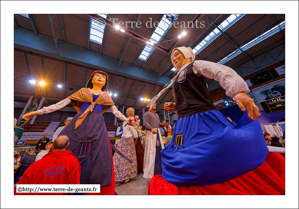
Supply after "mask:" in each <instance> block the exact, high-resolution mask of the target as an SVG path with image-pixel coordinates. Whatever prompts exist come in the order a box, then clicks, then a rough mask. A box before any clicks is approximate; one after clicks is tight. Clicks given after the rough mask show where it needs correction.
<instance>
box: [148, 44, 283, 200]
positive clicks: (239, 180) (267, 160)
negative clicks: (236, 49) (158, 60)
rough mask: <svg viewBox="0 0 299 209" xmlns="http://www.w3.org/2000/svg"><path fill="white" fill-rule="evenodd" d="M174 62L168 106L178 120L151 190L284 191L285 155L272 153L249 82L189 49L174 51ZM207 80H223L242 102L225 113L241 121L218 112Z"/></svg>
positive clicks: (219, 192) (209, 191)
mask: <svg viewBox="0 0 299 209" xmlns="http://www.w3.org/2000/svg"><path fill="white" fill-rule="evenodd" d="M171 61H172V63H173V66H174V67H175V68H176V69H177V70H179V72H178V74H177V75H176V76H175V77H174V78H173V79H172V81H171V84H170V85H172V84H174V86H173V96H174V98H175V103H172V102H169V103H165V104H164V109H165V110H167V111H176V112H177V114H178V120H177V122H176V125H175V128H174V130H173V137H172V141H171V143H170V144H169V146H167V147H166V148H165V149H163V150H162V151H161V155H162V162H161V163H162V169H163V172H162V175H156V176H154V177H153V178H152V179H151V182H150V184H149V194H155V195H159V194H166V195H169V194H174V195H178V194H219V195H225V194H232V195H237V194H244V195H249V194H257V195H262V194H269V195H274V194H284V193H285V180H284V174H285V170H284V166H285V164H284V157H283V156H281V155H280V154H278V153H272V152H268V149H267V146H266V144H265V141H264V137H263V132H262V129H261V126H260V123H259V120H257V119H258V117H259V116H260V114H259V110H258V108H257V107H256V105H255V104H254V101H253V100H252V99H251V98H250V97H248V96H247V94H248V93H249V92H250V91H249V88H248V86H247V84H246V82H245V81H244V80H243V79H242V78H241V77H240V76H239V75H238V74H237V73H236V72H235V71H234V70H233V69H231V68H229V67H227V66H224V65H220V64H216V63H213V62H208V61H201V60H196V61H195V54H194V53H193V52H192V49H191V48H190V47H189V48H186V47H178V48H176V49H174V50H173V51H172V54H171ZM206 78H209V79H214V80H216V81H218V82H219V84H220V85H221V86H222V88H223V89H225V91H226V95H227V96H230V97H232V98H233V99H234V100H235V101H236V103H237V104H238V106H239V108H240V110H239V112H238V111H236V112H233V114H231V115H229V114H227V113H226V115H228V116H229V117H230V118H232V119H234V120H235V122H236V124H232V123H231V122H230V121H229V120H228V119H227V118H226V117H225V116H224V115H223V114H222V113H221V112H220V111H218V110H216V108H215V106H214V105H213V102H212V100H211V97H210V95H209V92H208V88H207V83H206ZM170 85H169V86H170ZM169 86H168V87H166V88H169ZM166 88H165V89H166ZM165 89H163V90H162V91H161V92H160V93H159V94H158V95H157V96H155V97H154V98H153V99H151V102H150V104H149V105H153V104H154V102H155V101H156V100H157V98H158V97H159V96H160V95H161V94H162V93H164V92H165ZM245 110H246V111H245ZM244 111H245V112H244Z"/></svg>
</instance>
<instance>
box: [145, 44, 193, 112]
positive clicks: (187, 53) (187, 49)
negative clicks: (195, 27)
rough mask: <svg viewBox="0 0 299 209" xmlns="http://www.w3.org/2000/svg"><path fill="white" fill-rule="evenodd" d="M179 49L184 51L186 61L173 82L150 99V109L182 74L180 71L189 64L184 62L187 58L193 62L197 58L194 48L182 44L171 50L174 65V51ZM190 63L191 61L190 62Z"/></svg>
mask: <svg viewBox="0 0 299 209" xmlns="http://www.w3.org/2000/svg"><path fill="white" fill-rule="evenodd" d="M176 49H177V50H179V51H180V52H182V53H183V55H184V57H185V60H184V62H183V64H182V67H181V69H179V72H178V73H177V74H176V75H175V76H174V77H173V78H172V79H171V82H170V84H169V85H167V86H166V87H164V88H163V89H162V90H161V91H160V92H159V93H158V94H157V95H156V96H154V97H153V98H152V99H151V100H150V102H149V104H148V107H149V108H150V109H152V106H153V105H154V104H155V103H156V101H157V100H158V98H159V97H160V96H161V95H162V94H163V93H164V92H165V91H166V90H167V89H168V88H169V87H170V86H172V84H173V83H174V81H175V80H176V78H177V76H178V75H179V74H180V72H181V71H182V70H184V69H185V68H186V67H187V66H188V65H184V63H185V61H186V60H187V59H191V63H192V62H194V60H195V54H194V53H193V51H192V49H191V48H190V47H185V46H182V47H178V48H174V49H173V50H172V52H171V55H170V58H171V62H172V64H173V66H175V65H174V63H173V61H172V60H173V57H174V54H173V52H174V51H175V50H176ZM189 64H190V63H189Z"/></svg>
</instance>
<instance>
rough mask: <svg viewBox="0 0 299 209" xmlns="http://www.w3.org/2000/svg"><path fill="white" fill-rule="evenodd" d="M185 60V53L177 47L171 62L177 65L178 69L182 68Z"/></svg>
mask: <svg viewBox="0 0 299 209" xmlns="http://www.w3.org/2000/svg"><path fill="white" fill-rule="evenodd" d="M184 61H185V56H184V54H183V53H182V52H181V51H180V50H177V49H175V50H174V51H173V54H172V56H171V62H172V64H173V66H174V67H175V69H177V70H179V69H181V67H182V66H183V63H184Z"/></svg>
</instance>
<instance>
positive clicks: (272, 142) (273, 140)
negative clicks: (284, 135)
mask: <svg viewBox="0 0 299 209" xmlns="http://www.w3.org/2000/svg"><path fill="white" fill-rule="evenodd" d="M264 138H265V140H266V144H267V145H268V144H269V145H271V146H275V147H283V146H282V144H281V143H280V142H279V138H278V137H277V136H276V135H273V137H271V135H270V134H269V133H267V132H265V133H264Z"/></svg>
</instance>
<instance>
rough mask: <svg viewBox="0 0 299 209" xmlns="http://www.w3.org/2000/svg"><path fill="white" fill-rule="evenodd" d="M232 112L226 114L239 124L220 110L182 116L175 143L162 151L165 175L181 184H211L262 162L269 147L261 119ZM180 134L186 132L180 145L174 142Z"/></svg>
mask: <svg viewBox="0 0 299 209" xmlns="http://www.w3.org/2000/svg"><path fill="white" fill-rule="evenodd" d="M239 110H240V109H239ZM233 113H234V114H235V115H232V114H230V113H229V112H226V115H227V116H229V117H231V118H232V119H233V118H234V119H233V120H235V121H237V124H236V125H234V124H232V123H230V122H229V120H228V119H227V118H226V117H225V116H224V115H223V114H222V113H221V112H220V111H217V110H211V111H206V112H202V113H199V114H195V115H191V116H187V117H183V118H181V119H179V120H178V121H177V122H176V125H175V128H174V132H173V140H172V142H171V143H170V145H169V146H167V147H166V148H165V149H164V150H162V152H161V154H162V169H163V172H162V176H163V178H164V179H165V180H167V181H169V182H170V183H172V184H174V185H178V186H191V185H210V184H216V183H220V182H224V181H227V180H229V179H232V178H235V177H237V176H239V175H242V174H244V173H247V172H249V171H251V170H253V169H255V168H257V167H259V166H260V165H262V164H263V162H264V160H265V159H266V156H267V154H268V148H267V146H266V143H265V140H264V137H263V132H262V129H261V126H260V123H259V121H258V120H255V121H253V120H251V119H250V118H248V116H247V111H245V112H242V111H241V110H240V111H239V112H237V111H233ZM241 113H242V114H241ZM178 134H183V144H182V145H181V146H176V145H175V144H174V143H175V136H176V135H178Z"/></svg>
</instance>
